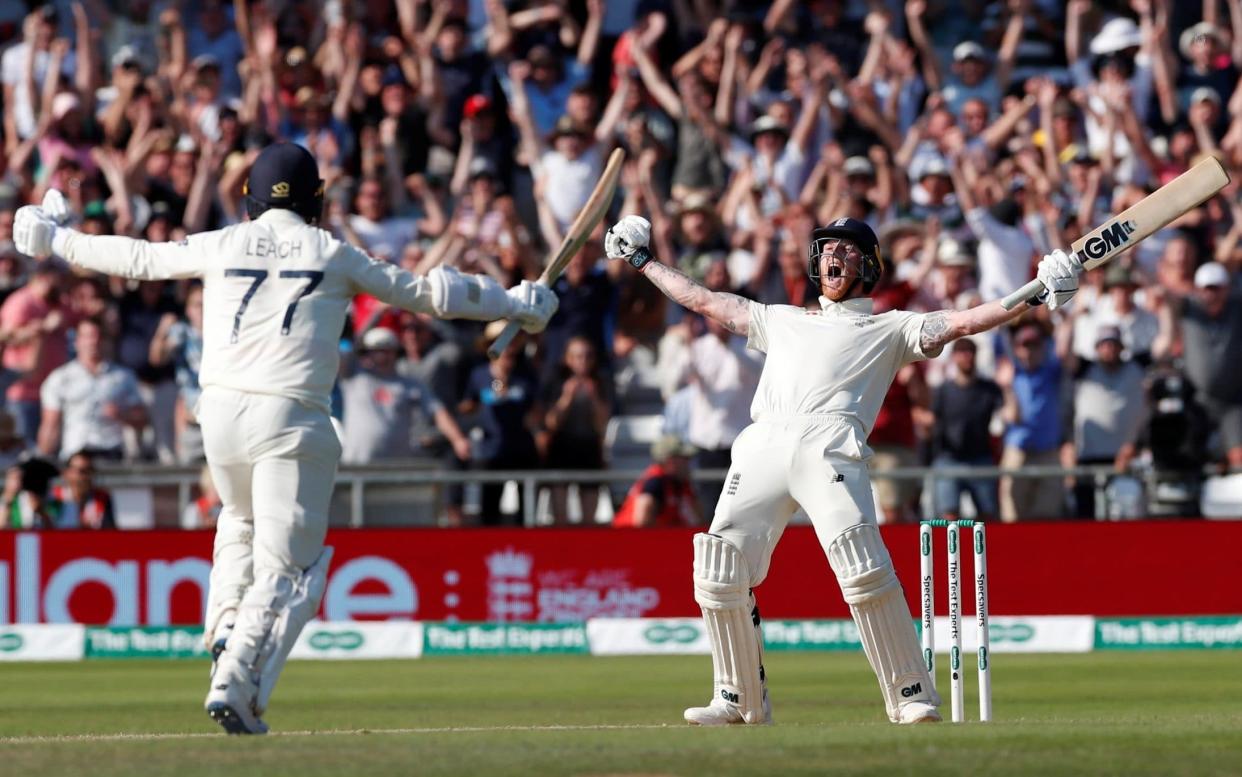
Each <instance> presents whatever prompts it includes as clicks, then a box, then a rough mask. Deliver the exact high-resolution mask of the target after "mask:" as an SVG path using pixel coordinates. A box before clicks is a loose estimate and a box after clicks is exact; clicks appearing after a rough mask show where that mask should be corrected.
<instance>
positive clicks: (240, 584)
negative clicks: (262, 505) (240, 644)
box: [203, 515, 254, 652]
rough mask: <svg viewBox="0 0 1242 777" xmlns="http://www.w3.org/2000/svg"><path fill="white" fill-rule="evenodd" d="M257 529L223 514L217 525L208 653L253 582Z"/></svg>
mask: <svg viewBox="0 0 1242 777" xmlns="http://www.w3.org/2000/svg"><path fill="white" fill-rule="evenodd" d="M253 564H254V529H253V528H252V527H251V525H250V524H248V523H245V522H244V521H242V520H240V519H238V518H236V517H233V516H229V515H221V517H220V520H219V522H218V523H217V525H216V539H215V550H214V551H213V553H212V562H211V582H210V585H208V586H207V608H206V611H207V617H206V619H205V623H204V625H203V645H204V646H205V647H206V648H207V650H208V652H210V651H211V648H212V645H213V644H214V643H215V641H216V630H217V628H219V626H220V623H221V620H222V619H223V618H224V616H225V615H226V614H227V613H229V612H234V613H235V612H237V608H238V607H240V606H241V601H242V597H243V596H244V595H245V593H246V589H247V588H249V587H250V586H251V585H252V584H253V583H254V576H253V574H252V566H253Z"/></svg>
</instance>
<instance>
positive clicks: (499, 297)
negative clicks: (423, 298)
mask: <svg viewBox="0 0 1242 777" xmlns="http://www.w3.org/2000/svg"><path fill="white" fill-rule="evenodd" d="M427 283H428V284H429V285H430V287H431V308H432V312H433V313H434V314H435V315H436V316H438V317H440V318H469V319H474V320H476V321H492V320H495V319H497V318H504V317H505V316H508V315H509V314H510V312H511V309H512V307H513V302H512V300H510V298H509V295H508V294H507V293H506V292H505V289H504V287H503V286H501V285H500V284H499V283H497V282H496V281H494V280H492V279H491V278H489V277H487V276H486V275H463V274H462V273H460V272H458V271H457V270H455V269H454V268H452V267H445V266H444V265H440V266H439V267H436V268H435V269H434V270H432V271H431V272H429V273H427Z"/></svg>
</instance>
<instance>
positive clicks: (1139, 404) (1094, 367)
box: [1057, 324, 1147, 519]
mask: <svg viewBox="0 0 1242 777" xmlns="http://www.w3.org/2000/svg"><path fill="white" fill-rule="evenodd" d="M1073 331H1074V330H1073V329H1072V328H1069V327H1062V328H1061V329H1060V330H1058V332H1057V338H1058V340H1059V342H1058V344H1057V347H1058V348H1059V349H1060V351H1061V353H1062V356H1063V357H1064V359H1065V368H1066V372H1067V373H1068V374H1069V375H1070V376H1071V377H1072V378H1073V381H1074V386H1073V402H1071V403H1069V405H1068V406H1067V408H1066V410H1067V412H1068V413H1069V414H1070V418H1069V419H1067V420H1068V421H1069V424H1070V428H1071V429H1072V438H1071V439H1070V440H1066V442H1065V444H1064V445H1063V446H1062V455H1061V463H1062V464H1063V465H1064V466H1067V467H1068V466H1075V465H1082V466H1092V465H1107V466H1109V467H1112V466H1113V465H1114V464H1116V463H1117V461H1118V456H1119V454H1120V453H1121V449H1122V448H1123V447H1124V446H1125V444H1126V443H1128V442H1129V441H1130V440H1133V439H1134V438H1135V437H1137V436H1138V433H1139V427H1140V425H1141V424H1142V422H1143V418H1144V417H1145V416H1146V414H1147V391H1146V387H1145V385H1144V379H1145V372H1144V370H1143V368H1142V367H1141V366H1140V365H1139V364H1137V363H1135V361H1134V360H1133V359H1129V358H1126V356H1125V352H1124V349H1125V346H1124V345H1123V343H1122V339H1121V329H1120V328H1119V327H1117V326H1116V325H1112V324H1109V325H1105V326H1101V327H1099V328H1098V329H1097V330H1096V333H1095V353H1094V354H1093V355H1092V358H1091V359H1089V360H1088V359H1081V358H1079V357H1078V355H1077V354H1075V353H1074V352H1073V350H1072V349H1071V348H1070V347H1069V343H1068V342H1066V340H1067V339H1068V338H1069V337H1071V336H1072V335H1073ZM1095 490H1096V486H1095V478H1094V477H1080V478H1077V479H1076V480H1075V482H1074V487H1073V497H1074V513H1073V514H1074V515H1076V516H1077V517H1078V518H1088V519H1094V518H1096V517H1097V516H1096V503H1095Z"/></svg>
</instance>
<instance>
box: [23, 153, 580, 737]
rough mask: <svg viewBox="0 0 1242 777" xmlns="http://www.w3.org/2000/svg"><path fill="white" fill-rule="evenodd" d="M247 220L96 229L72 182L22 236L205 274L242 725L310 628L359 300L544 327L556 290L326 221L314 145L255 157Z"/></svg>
mask: <svg viewBox="0 0 1242 777" xmlns="http://www.w3.org/2000/svg"><path fill="white" fill-rule="evenodd" d="M246 194H247V209H248V211H249V215H250V220H249V221H247V222H244V223H242V224H238V225H236V226H232V227H229V228H227V229H222V230H219V231H215V232H204V233H201V234H197V235H191V236H190V237H189V238H188V239H186V240H184V241H182V242H180V243H158V244H156V243H148V242H146V241H141V240H131V239H128V238H124V237H110V236H109V237H93V236H89V235H85V234H82V233H80V232H76V231H74V230H72V229H68V228H66V227H64V226H61V223H60V222H61V219H62V218H63V217H64V216H65V215H67V214H66V213H65V212H64V211H65V204H64V203H65V201H64V198H63V197H62V196H61V195H60V193H59V192H55V191H53V192H50V193H49V196H48V198H47V199H45V200H44V203H43V206H42V207H37V206H33V205H28V206H26V207H23V208H21V209H19V210H18V211H17V214H16V217H15V220H14V226H13V232H14V240H15V242H16V244H17V248H18V250H19V251H21V252H23V253H25V254H28V255H31V256H47V255H48V254H56V255H57V256H60V257H62V258H64V259H65V260H67V261H69V262H70V263H71V264H74V265H77V266H79V267H84V268H86V269H89V270H96V271H98V272H103V273H108V274H110V275H119V276H122V277H126V278H138V279H142V280H156V279H163V278H201V279H202V282H203V357H202V367H201V370H200V379H201V383H202V386H203V393H202V397H201V399H200V400H199V403H198V407H197V408H195V411H194V413H195V416H196V417H197V418H198V419H199V422H200V424H201V426H202V430H203V445H204V450H205V452H206V455H207V463H208V466H209V467H210V468H211V475H212V479H213V480H214V481H215V484H216V487H217V489H218V490H219V492H220V498H221V500H222V502H223V507H222V509H221V512H220V516H219V520H218V522H217V525H216V538H215V551H214V558H213V564H212V571H211V590H210V593H209V595H208V602H207V612H206V629H205V635H204V636H205V639H206V642H207V645H208V647H209V648H211V650H212V652H213V655H214V656H215V657H216V660H215V663H214V665H213V668H212V677H211V687H210V691H209V693H208V694H207V700H206V704H205V706H206V709H207V712H208V714H210V716H211V717H212V718H213V719H214V720H216V721H217V722H218V723H219V724H220V725H221V726H223V727H224V729H225V730H226V731H228V732H229V733H231V734H261V733H264V732H265V731H267V726H266V724H264V723H263V721H262V720H261V719H260V717H259V716H260V715H261V714H262V713H263V712H264V710H265V709H266V707H267V704H268V700H269V698H270V697H271V694H272V689H273V688H274V687H275V685H276V680H277V678H278V677H279V676H280V670H281V668H282V667H283V666H284V663H285V659H286V658H287V657H288V655H289V651H290V650H291V649H292V647H293V644H294V642H295V641H296V640H297V637H298V634H299V632H301V630H302V627H303V626H304V625H305V624H306V622H307V621H308V620H310V619H311V617H313V616H314V614H315V612H316V611H317V610H318V609H319V601H320V599H321V598H322V597H323V593H324V587H325V583H326V580H327V569H328V562H329V560H330V558H331V554H332V549H331V548H325V547H324V537H325V534H326V531H327V528H328V502H329V499H330V498H331V496H332V488H333V481H334V480H335V477H336V466H337V461H338V460H339V458H340V455H341V445H340V442H338V440H337V436H336V432H335V431H334V430H333V427H332V424H331V420H330V418H329V415H328V409H329V392H330V391H331V390H332V384H333V381H334V380H335V378H336V374H337V364H338V359H339V350H338V349H339V346H338V342H339V338H340V335H341V331H342V330H343V328H344V325H345V315H346V312H347V309H348V307H349V303H350V300H351V299H352V298H353V297H354V296H355V295H356V294H359V293H366V294H370V295H371V296H373V297H376V298H377V299H380V300H382V301H384V302H387V303H389V304H391V305H394V306H397V307H401V308H404V309H406V310H412V311H416V312H420V313H430V314H433V315H436V316H439V317H442V318H470V319H478V320H492V319H497V318H515V319H517V320H518V321H520V322H521V323H522V325H523V327H524V328H525V329H526V330H527V331H529V332H537V331H540V330H542V329H543V328H544V326H545V325H546V324H547V321H548V319H549V318H550V317H551V316H552V314H553V313H554V312H555V311H556V306H557V301H556V295H555V294H553V293H552V292H551V291H550V290H549V289H548V288H547V287H546V286H541V285H538V284H534V283H530V282H528V281H523V282H522V283H521V285H519V286H516V287H514V288H513V289H509V290H508V291H506V290H505V289H504V288H502V287H500V286H499V285H497V284H496V283H495V281H492V280H491V279H489V278H486V277H483V276H472V275H462V274H459V273H458V272H456V271H455V270H453V269H451V268H446V267H437V268H436V269H435V270H433V271H432V272H430V273H428V274H427V275H426V276H425V277H419V276H416V275H413V274H411V273H409V272H406V271H404V270H401V269H400V268H398V267H396V266H393V265H390V264H387V263H384V262H377V261H374V260H372V259H370V258H369V257H368V256H366V255H365V254H363V253H361V252H359V251H358V250H356V249H354V248H352V247H350V246H348V245H345V244H344V243H341V242H339V241H337V240H336V239H334V238H333V237H332V235H331V234H329V233H328V232H326V231H324V230H322V229H319V228H318V227H317V222H318V219H319V216H320V212H321V210H322V205H323V182H322V181H321V180H320V178H319V170H318V167H317V165H316V164H315V159H314V157H312V156H311V155H310V153H308V152H307V151H306V150H305V149H303V148H302V147H301V146H297V145H293V144H290V143H279V144H276V145H273V146H269V147H268V148H266V149H264V150H263V152H262V153H261V154H260V155H259V157H258V159H256V160H255V163H254V167H253V168H252V169H251V171H250V175H249V179H248V181H247V184H246Z"/></svg>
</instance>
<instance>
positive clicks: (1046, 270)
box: [1035, 249, 1082, 310]
mask: <svg viewBox="0 0 1242 777" xmlns="http://www.w3.org/2000/svg"><path fill="white" fill-rule="evenodd" d="M1081 273H1082V262H1080V261H1078V257H1077V256H1074V255H1073V254H1067V253H1065V252H1064V251H1062V250H1060V249H1058V250H1056V251H1053V252H1052V253H1050V254H1047V255H1046V256H1044V258H1043V259H1041V260H1040V261H1039V268H1038V269H1037V271H1036V273H1035V277H1036V278H1037V279H1038V280H1039V282H1040V283H1042V284H1044V290H1043V291H1041V292H1040V293H1039V294H1037V295H1036V296H1035V298H1036V299H1037V300H1038V301H1039V302H1041V303H1044V304H1046V305H1047V306H1048V309H1049V310H1056V309H1057V308H1060V307H1064V306H1065V305H1066V303H1068V302H1069V301H1070V300H1071V299H1073V298H1074V295H1075V294H1077V293H1078V276H1079V275H1080V274H1081Z"/></svg>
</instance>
